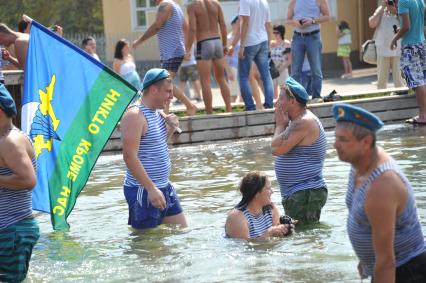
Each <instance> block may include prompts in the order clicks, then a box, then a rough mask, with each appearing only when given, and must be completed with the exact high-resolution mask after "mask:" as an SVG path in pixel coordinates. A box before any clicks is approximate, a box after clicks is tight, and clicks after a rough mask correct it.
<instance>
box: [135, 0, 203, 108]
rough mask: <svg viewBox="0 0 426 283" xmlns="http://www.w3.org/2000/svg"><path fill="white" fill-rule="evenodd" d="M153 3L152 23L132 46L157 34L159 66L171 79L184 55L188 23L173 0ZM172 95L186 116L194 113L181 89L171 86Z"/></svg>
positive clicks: (156, 0) (160, 0) (192, 106)
mask: <svg viewBox="0 0 426 283" xmlns="http://www.w3.org/2000/svg"><path fill="white" fill-rule="evenodd" d="M155 4H156V5H158V10H157V17H156V18H155V21H154V23H153V24H152V25H150V26H149V27H148V29H147V30H146V32H145V33H144V34H143V35H142V36H141V37H139V38H138V39H137V40H135V41H134V42H133V44H132V47H133V48H136V46H138V45H139V44H141V43H142V42H144V41H146V40H147V39H148V38H150V37H152V36H154V35H157V38H158V46H159V48H160V61H161V67H162V68H163V69H166V70H167V71H168V72H169V74H170V76H171V78H172V79H173V78H174V77H175V76H176V73H177V71H178V69H179V66H180V65H181V64H182V61H183V58H184V56H185V40H184V32H185V33H186V30H187V29H188V23H187V22H186V20H185V17H184V15H183V12H182V9H181V8H180V7H179V5H178V4H176V3H175V2H174V1H173V0H155ZM173 95H174V96H175V97H176V98H177V99H179V100H180V101H181V102H182V103H183V104H185V107H186V114H187V115H188V116H192V115H195V112H196V111H197V107H196V106H195V105H194V104H192V102H191V101H190V100H189V99H188V98H187V97H186V96H185V94H184V93H183V92H182V90H180V89H179V88H178V87H176V86H173ZM169 103H170V102H168V103H167V105H166V107H165V112H168V110H169Z"/></svg>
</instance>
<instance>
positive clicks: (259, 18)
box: [230, 0, 274, 110]
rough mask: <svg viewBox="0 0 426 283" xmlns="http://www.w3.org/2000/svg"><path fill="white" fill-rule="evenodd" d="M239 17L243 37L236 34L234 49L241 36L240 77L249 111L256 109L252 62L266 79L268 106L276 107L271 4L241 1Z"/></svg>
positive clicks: (258, 0) (257, 1) (264, 85)
mask: <svg viewBox="0 0 426 283" xmlns="http://www.w3.org/2000/svg"><path fill="white" fill-rule="evenodd" d="M239 16H240V19H241V20H242V24H241V29H240V37H235V38H234V41H233V42H232V45H231V46H230V50H231V51H230V52H232V48H233V46H234V45H236V44H237V42H238V39H240V41H241V42H240V44H241V46H240V50H239V54H238V57H239V59H238V77H239V82H240V91H241V95H242V97H243V100H244V104H245V107H246V110H256V106H255V104H254V102H253V98H252V89H251V87H250V83H249V79H248V77H249V73H250V66H251V63H252V61H254V62H255V63H256V65H257V68H258V70H259V73H260V77H261V79H262V81H263V87H264V93H265V103H264V107H265V108H272V107H273V97H274V90H273V86H272V78H271V74H270V73H269V60H268V52H269V42H270V39H271V34H272V25H271V18H270V12H269V5H268V2H267V1H266V0H240V12H239Z"/></svg>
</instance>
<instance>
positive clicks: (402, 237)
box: [346, 159, 426, 276]
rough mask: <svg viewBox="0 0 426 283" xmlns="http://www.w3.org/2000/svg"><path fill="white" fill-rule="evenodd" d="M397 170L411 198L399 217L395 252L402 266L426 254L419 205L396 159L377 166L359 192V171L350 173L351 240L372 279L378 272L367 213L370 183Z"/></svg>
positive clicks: (398, 262)
mask: <svg viewBox="0 0 426 283" xmlns="http://www.w3.org/2000/svg"><path fill="white" fill-rule="evenodd" d="M386 171H394V172H395V173H396V174H397V175H398V176H399V177H400V178H401V180H402V181H403V182H404V184H405V186H406V188H407V191H408V198H407V204H406V207H405V209H404V211H403V212H402V213H401V215H399V216H398V217H397V218H396V223H395V239H394V252H395V259H396V266H397V267H398V266H401V265H403V264H404V263H406V262H408V261H409V260H410V259H412V258H414V257H415V256H417V255H419V254H420V253H422V252H424V251H426V247H425V242H424V238H423V233H422V227H421V225H420V222H419V217H418V215H417V210H416V203H415V200H414V195H413V189H412V187H411V184H410V182H409V181H408V180H407V178H406V177H405V175H404V173H402V171H401V169H399V167H398V165H397V164H396V163H395V161H394V160H393V159H391V160H390V161H388V162H386V163H384V164H382V165H380V166H379V167H377V168H376V169H375V170H374V171H373V173H371V175H370V176H369V178H368V179H367V181H365V182H364V183H363V184H362V186H361V187H359V188H356V189H355V170H354V168H352V169H351V172H350V174H349V184H348V191H347V193H346V206H347V207H348V209H349V215H348V220H347V229H348V234H349V239H350V241H351V243H352V246H353V248H354V250H355V253H356V254H357V256H358V258H359V260H360V262H361V264H362V266H363V270H364V271H365V273H366V275H368V276H371V275H372V274H373V271H374V262H375V256H374V248H373V241H372V233H371V225H370V223H369V222H368V218H367V215H366V214H365V210H364V206H365V196H366V194H367V192H368V189H369V187H370V184H371V183H372V182H373V181H374V179H375V178H377V177H378V176H379V175H380V174H382V173H383V172H386Z"/></svg>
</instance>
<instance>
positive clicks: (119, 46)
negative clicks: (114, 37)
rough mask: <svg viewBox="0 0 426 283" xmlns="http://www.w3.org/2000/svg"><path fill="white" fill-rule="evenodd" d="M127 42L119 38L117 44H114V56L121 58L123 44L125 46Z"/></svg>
mask: <svg viewBox="0 0 426 283" xmlns="http://www.w3.org/2000/svg"><path fill="white" fill-rule="evenodd" d="M127 44H128V43H127V41H126V40H125V39H124V38H123V39H120V40H119V41H118V42H117V44H116V45H115V51H114V58H117V59H120V60H123V48H124V46H126V45H127Z"/></svg>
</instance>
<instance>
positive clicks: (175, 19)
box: [157, 0, 185, 61]
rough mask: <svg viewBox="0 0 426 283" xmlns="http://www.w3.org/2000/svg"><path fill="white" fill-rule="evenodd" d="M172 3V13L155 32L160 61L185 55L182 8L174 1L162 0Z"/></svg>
mask: <svg viewBox="0 0 426 283" xmlns="http://www.w3.org/2000/svg"><path fill="white" fill-rule="evenodd" d="M163 2H167V3H170V4H171V5H172V9H173V12H172V15H171V16H170V18H169V19H168V20H167V22H166V23H165V24H164V25H163V26H162V27H161V29H160V30H159V31H158V33H157V38H158V46H159V48H160V59H161V61H165V60H169V59H172V58H176V57H182V56H184V55H185V42H184V37H183V21H184V16H183V12H182V9H181V8H180V7H179V5H178V4H176V3H175V2H174V1H169V0H166V1H163ZM159 9H160V8H159Z"/></svg>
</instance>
